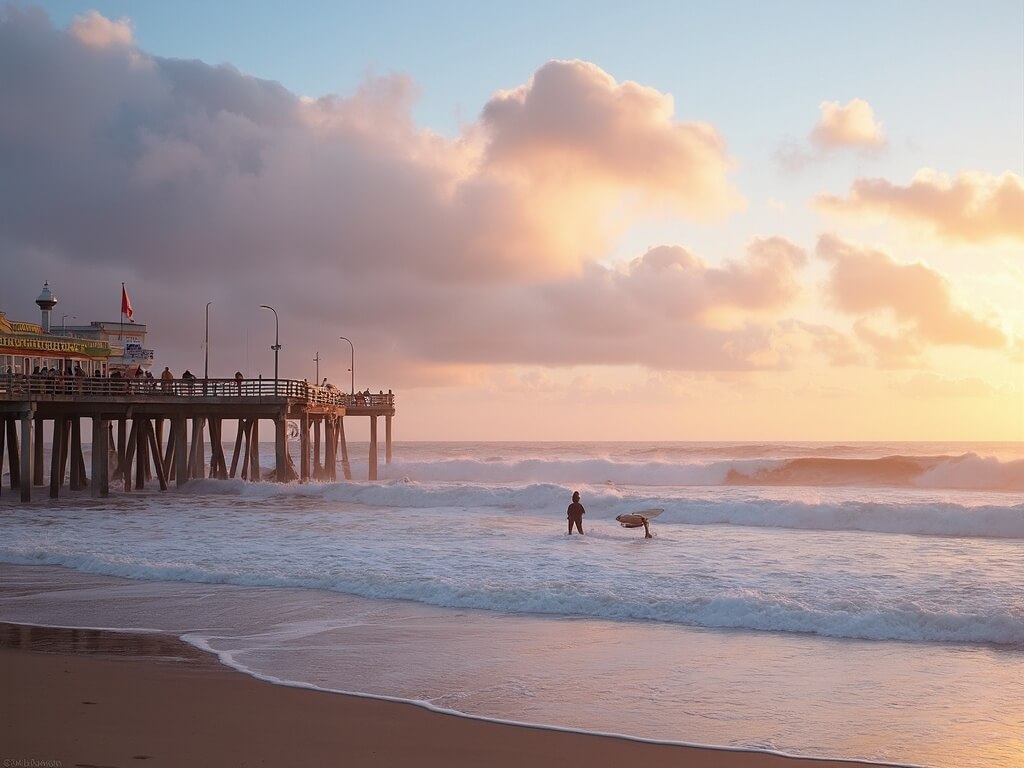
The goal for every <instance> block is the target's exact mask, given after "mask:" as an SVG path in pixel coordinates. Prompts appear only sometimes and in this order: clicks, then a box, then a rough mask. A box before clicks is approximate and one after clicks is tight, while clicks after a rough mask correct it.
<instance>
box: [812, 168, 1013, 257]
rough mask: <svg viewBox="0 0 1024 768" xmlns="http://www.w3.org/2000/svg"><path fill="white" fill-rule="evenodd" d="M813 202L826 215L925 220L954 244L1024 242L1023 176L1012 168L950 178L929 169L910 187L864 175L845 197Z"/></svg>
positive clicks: (824, 196) (924, 222) (939, 234)
mask: <svg viewBox="0 0 1024 768" xmlns="http://www.w3.org/2000/svg"><path fill="white" fill-rule="evenodd" d="M814 204H815V206H816V207H817V208H818V209H819V210H821V211H823V212H825V213H838V214H850V215H855V216H856V215H865V216H880V217H886V218H890V219H895V220H898V221H903V222H908V223H921V224H924V225H925V226H927V227H929V228H930V229H931V230H932V231H934V232H935V234H936V235H938V236H939V237H941V238H943V239H945V240H949V241H954V242H969V243H984V242H991V241H996V240H1018V241H1019V240H1024V180H1022V179H1021V177H1020V176H1018V175H1017V174H1015V173H1012V172H1011V171H1006V172H1005V173H1003V174H1001V175H999V176H991V175H989V174H985V173H981V172H978V171H968V172H965V173H961V174H960V175H958V176H957V177H956V179H955V180H950V179H949V177H948V176H945V175H942V174H938V173H936V172H934V171H931V170H927V169H926V170H922V171H919V172H918V174H917V175H916V176H915V177H914V179H913V181H911V183H910V184H908V185H906V186H898V185H896V184H893V183H892V182H889V181H887V180H885V179H865V178H861V179H857V180H856V181H855V182H854V183H853V185H852V186H851V187H850V192H849V195H848V197H847V198H845V199H844V198H842V197H836V196H832V195H821V196H819V197H818V198H816V200H815V201H814Z"/></svg>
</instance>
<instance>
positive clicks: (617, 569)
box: [0, 443, 1024, 768]
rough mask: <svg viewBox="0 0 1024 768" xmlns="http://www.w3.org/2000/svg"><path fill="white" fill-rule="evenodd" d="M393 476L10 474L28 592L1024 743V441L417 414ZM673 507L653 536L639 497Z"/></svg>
mask: <svg viewBox="0 0 1024 768" xmlns="http://www.w3.org/2000/svg"><path fill="white" fill-rule="evenodd" d="M263 448H264V449H265V450H264V451H263V453H262V457H263V459H264V463H266V464H268V465H269V464H270V462H271V461H272V453H273V450H272V446H269V445H268V446H263ZM293 450H294V447H293ZM353 453H354V455H355V456H360V455H362V456H365V454H366V449H365V446H362V447H361V449H360V447H358V446H357V447H356V448H355V450H354V451H353ZM354 470H355V473H356V476H357V477H358V476H360V473H362V475H361V476H363V477H365V472H366V466H365V463H364V464H362V466H358V465H357V466H355V467H354ZM381 477H382V479H381V480H380V481H378V482H374V483H370V482H360V481H356V482H336V483H323V484H321V483H310V484H305V485H299V484H288V485H279V484H274V483H267V482H261V483H247V482H243V481H240V480H234V481H213V480H202V481H194V482H191V483H189V484H188V485H186V486H185V487H183V488H182V489H180V490H173V491H170V492H167V493H159V492H152V491H150V492H144V493H136V494H130V495H129V494H114V495H112V496H111V497H110V498H109V499H103V500H100V499H95V500H94V499H92V498H90V497H89V496H88V495H85V494H83V495H78V496H74V495H73V496H71V497H69V498H62V499H60V500H59V501H54V502H49V501H46V502H41V503H40V502H37V503H35V504H32V505H26V506H22V505H19V504H16V503H14V502H13V501H12V499H11V494H5V495H4V496H2V497H0V563H5V564H7V565H6V566H3V567H2V568H0V574H2V575H3V581H4V583H6V584H8V585H12V584H14V585H16V588H15V589H5V590H4V591H3V592H2V593H0V620H8V621H21V622H28V623H38V624H48V625H61V626H90V627H106V628H120V629H162V630H168V631H173V632H177V633H178V634H181V635H182V636H184V637H185V638H186V639H187V640H189V641H190V642H193V643H194V644H196V645H198V646H200V647H203V648H207V649H209V650H211V651H213V652H215V653H217V654H219V655H220V657H221V658H222V660H224V661H225V662H226V663H229V664H231V665H233V666H235V667H237V668H239V669H242V670H243V671H246V672H248V673H250V674H255V675H257V676H261V677H264V678H266V679H270V680H274V681H278V682H287V683H292V684H303V685H313V686H317V687H324V688H329V689H332V690H340V691H346V692H353V693H361V694H369V695H378V696H387V697H395V698H401V699H408V700H413V701H417V702H421V703H424V704H425V705H429V706H432V707H436V708H440V709H445V710H452V711H457V712H462V713H465V714H469V715H473V716H480V717H489V718H494V719H500V720H510V721H516V722H531V723H539V724H545V725H550V726H555V727H567V728H577V729H584V730H594V731H600V732H614V733H621V734H625V735H629V736H634V737H639V738H650V739H658V740H667V741H680V742H686V743H705V744H713V745H720V746H731V747H742V748H759V749H772V750H778V751H783V752H786V753H791V754H803V755H821V756H831V757H848V758H858V759H866V760H887V761H894V762H901V763H906V764H916V765H930V766H931V765H933V766H939V767H940V768H953V766H958V767H959V766H1002V765H1005V766H1010V765H1019V764H1020V762H1021V760H1022V759H1024V743H1022V741H1021V740H1020V736H1019V735H1020V733H1022V732H1024V721H1022V720H1021V714H1020V707H1019V704H1020V702H1021V701H1024V683H1022V682H1021V675H1020V674H1019V670H1020V669H1021V668H1022V664H1024V588H1022V586H1021V584H1020V578H1019V575H1020V573H1021V566H1024V447H1022V446H1021V444H1019V443H1004V444H982V443H975V444H935V443H925V444H906V443H902V444H885V443H873V444H808V443H802V444H798V443H772V444H767V443H762V444H718V443H659V444H653V445H652V444H644V445H642V444H637V443H605V444H600V443H599V444H585V445H578V444H569V443H566V444H556V443H397V444H396V446H395V460H394V462H393V463H391V464H389V465H386V466H384V467H381ZM573 490H578V491H580V493H581V495H582V502H583V504H584V506H585V507H586V509H587V514H586V517H585V520H584V526H585V529H586V532H587V535H586V536H585V537H579V536H567V535H566V519H565V508H566V506H567V505H568V503H569V501H570V496H571V494H572V492H573ZM647 507H662V508H664V509H665V512H664V513H663V514H662V515H661V516H660V517H659V518H658V519H657V520H656V521H655V523H654V524H653V525H652V530H653V533H654V535H655V538H654V539H652V540H644V539H643V532H642V530H641V531H639V533H638V532H637V531H636V530H627V529H623V528H621V527H619V526H618V525H617V524H616V523H615V521H614V518H615V516H616V515H618V514H621V513H623V512H630V511H635V510H638V509H643V508H647ZM26 566H32V567H26ZM367 649H370V650H371V651H372V659H373V661H372V663H368V662H367Z"/></svg>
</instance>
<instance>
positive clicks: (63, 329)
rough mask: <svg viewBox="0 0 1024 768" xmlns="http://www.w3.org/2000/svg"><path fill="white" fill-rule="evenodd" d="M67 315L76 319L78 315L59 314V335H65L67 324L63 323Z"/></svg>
mask: <svg viewBox="0 0 1024 768" xmlns="http://www.w3.org/2000/svg"><path fill="white" fill-rule="evenodd" d="M69 317H70V318H71V319H72V320H77V319H78V315H61V316H60V335H61V336H66V335H67V331H68V327H67V325H65V323H64V321H65V320H67V319H68V318H69Z"/></svg>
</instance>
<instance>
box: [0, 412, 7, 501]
mask: <svg viewBox="0 0 1024 768" xmlns="http://www.w3.org/2000/svg"><path fill="white" fill-rule="evenodd" d="M6 441H7V417H6V416H3V417H0V478H2V477H3V476H4V443H5V442H6ZM3 486H4V484H3V483H2V482H0V491H2V490H3Z"/></svg>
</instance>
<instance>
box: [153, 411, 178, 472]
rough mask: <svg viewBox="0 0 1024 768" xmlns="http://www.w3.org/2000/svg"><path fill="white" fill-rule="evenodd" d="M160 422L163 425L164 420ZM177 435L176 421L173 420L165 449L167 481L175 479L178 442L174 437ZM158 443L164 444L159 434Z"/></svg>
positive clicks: (168, 431)
mask: <svg viewBox="0 0 1024 768" xmlns="http://www.w3.org/2000/svg"><path fill="white" fill-rule="evenodd" d="M160 422H161V424H162V423H163V419H160ZM175 434H176V426H175V422H174V420H173V419H172V420H171V423H170V427H168V430H167V447H166V448H164V472H166V473H167V479H168V480H173V479H174V474H175V472H174V465H175V463H176V462H175V460H174V457H175V447H176V444H177V440H176V439H175V437H174V436H175ZM156 441H157V442H158V443H162V440H161V437H160V435H159V434H158V435H157V438H156Z"/></svg>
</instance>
